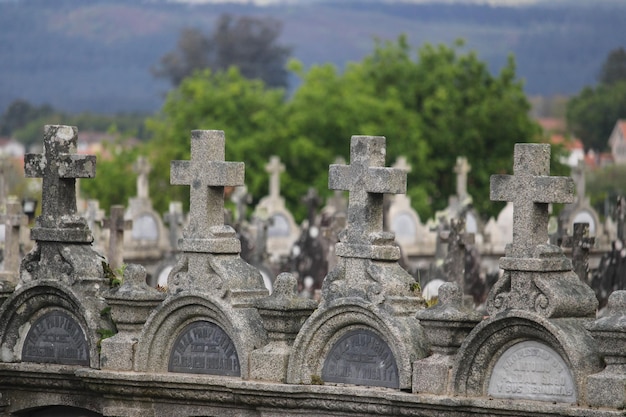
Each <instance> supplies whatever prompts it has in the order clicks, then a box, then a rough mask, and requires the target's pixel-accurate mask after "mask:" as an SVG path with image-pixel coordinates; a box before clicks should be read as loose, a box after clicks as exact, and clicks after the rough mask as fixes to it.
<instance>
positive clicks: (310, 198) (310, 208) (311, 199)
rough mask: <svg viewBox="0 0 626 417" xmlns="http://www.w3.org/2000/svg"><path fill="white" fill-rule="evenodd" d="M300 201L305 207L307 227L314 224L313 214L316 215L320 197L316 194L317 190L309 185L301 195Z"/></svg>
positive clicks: (320, 200) (320, 201)
mask: <svg viewBox="0 0 626 417" xmlns="http://www.w3.org/2000/svg"><path fill="white" fill-rule="evenodd" d="M302 202H303V203H304V204H305V205H306V207H307V213H308V214H307V218H308V220H309V227H313V226H315V216H316V215H317V208H318V207H319V205H320V204H321V203H322V199H321V198H320V196H319V195H318V194H317V190H316V189H315V188H313V187H310V188H309V190H308V191H307V193H306V195H305V196H304V197H302Z"/></svg>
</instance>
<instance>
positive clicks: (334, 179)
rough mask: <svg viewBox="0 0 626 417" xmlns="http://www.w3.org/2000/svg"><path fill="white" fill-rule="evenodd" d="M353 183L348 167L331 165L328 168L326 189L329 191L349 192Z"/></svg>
mask: <svg viewBox="0 0 626 417" xmlns="http://www.w3.org/2000/svg"><path fill="white" fill-rule="evenodd" d="M353 183H354V177H353V175H352V172H351V169H350V166H349V165H338V164H331V165H330V166H329V167H328V188H329V189H330V190H342V191H349V190H350V189H351V188H352V184H353Z"/></svg>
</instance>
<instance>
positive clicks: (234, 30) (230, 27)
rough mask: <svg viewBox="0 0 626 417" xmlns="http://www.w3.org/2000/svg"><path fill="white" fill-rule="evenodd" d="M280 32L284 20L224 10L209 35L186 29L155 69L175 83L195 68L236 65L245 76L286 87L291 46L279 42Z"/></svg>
mask: <svg viewBox="0 0 626 417" xmlns="http://www.w3.org/2000/svg"><path fill="white" fill-rule="evenodd" d="M281 32H282V24H281V22H280V21H278V20H276V19H272V18H260V17H249V16H242V17H239V18H234V17H232V16H231V15H229V14H223V15H221V16H220V17H219V19H218V21H217V24H216V25H215V30H214V31H213V33H212V34H211V35H210V36H206V35H204V34H203V33H202V31H200V30H199V29H195V28H185V29H183V30H182V31H181V34H180V38H179V39H178V46H177V49H175V50H174V51H171V52H168V53H167V54H165V55H164V56H163V57H162V58H161V60H160V62H159V63H158V64H157V65H156V66H155V67H154V68H153V70H152V72H153V74H154V75H155V76H157V77H164V78H167V79H169V80H170V82H171V83H172V85H173V86H174V87H176V86H178V85H179V84H180V83H181V82H182V80H183V79H184V78H185V77H188V76H190V75H192V74H193V73H194V72H195V71H199V70H203V69H207V68H209V69H212V70H213V71H225V70H227V69H228V68H230V67H231V66H236V67H238V68H239V71H240V72H241V74H243V76H245V77H246V78H249V79H260V80H263V81H264V82H265V83H266V84H267V85H268V86H272V87H287V70H286V68H285V64H286V61H287V58H288V57H289V54H290V53H291V48H289V47H287V46H284V45H281V44H279V43H278V38H279V36H280V34H281Z"/></svg>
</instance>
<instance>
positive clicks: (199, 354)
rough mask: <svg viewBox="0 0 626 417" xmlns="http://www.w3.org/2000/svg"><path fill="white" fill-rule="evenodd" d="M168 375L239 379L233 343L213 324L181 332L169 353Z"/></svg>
mask: <svg viewBox="0 0 626 417" xmlns="http://www.w3.org/2000/svg"><path fill="white" fill-rule="evenodd" d="M168 370H169V371H170V372H184V373H193V374H210V375H225V376H240V375H241V369H240V368H239V357H238V356H237V349H236V348H235V345H234V344H233V341H232V340H231V339H230V337H228V335H227V334H226V333H225V332H224V331H223V330H222V329H221V328H220V327H219V326H218V325H216V324H215V323H211V322H208V321H196V322H193V323H191V324H189V325H188V326H187V327H185V328H184V329H183V331H182V332H181V333H180V335H179V336H178V338H176V341H175V342H174V346H173V348H172V351H171V353H170V360H169V367H168Z"/></svg>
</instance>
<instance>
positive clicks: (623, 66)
mask: <svg viewBox="0 0 626 417" xmlns="http://www.w3.org/2000/svg"><path fill="white" fill-rule="evenodd" d="M598 79H599V81H600V84H605V85H611V84H615V83H617V82H620V81H626V51H625V50H624V48H617V49H614V50H612V51H611V52H609V55H608V56H607V58H606V61H604V64H602V69H601V70H600V76H599V77H598Z"/></svg>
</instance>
